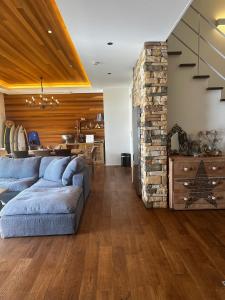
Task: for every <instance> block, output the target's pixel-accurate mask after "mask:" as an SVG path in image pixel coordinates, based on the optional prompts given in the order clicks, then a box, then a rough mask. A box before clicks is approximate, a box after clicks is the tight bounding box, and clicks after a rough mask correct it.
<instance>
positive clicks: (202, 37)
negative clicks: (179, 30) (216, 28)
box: [181, 19, 225, 59]
mask: <svg viewBox="0 0 225 300" xmlns="http://www.w3.org/2000/svg"><path fill="white" fill-rule="evenodd" d="M181 22H182V23H184V24H185V25H186V26H187V27H188V28H190V29H191V30H192V31H193V32H194V33H195V34H198V32H197V30H195V29H194V28H193V27H192V26H191V25H190V24H188V22H187V21H185V20H184V19H181ZM199 36H200V38H201V40H203V41H204V42H205V43H206V44H207V45H208V46H209V47H210V48H212V49H213V50H214V51H215V52H216V53H217V54H219V55H220V56H221V57H222V58H223V59H225V55H224V54H223V53H222V52H221V51H220V50H219V49H217V48H216V47H215V46H214V45H213V44H212V43H211V42H210V41H209V40H207V39H206V38H205V37H204V36H203V35H202V34H201V33H200V34H199Z"/></svg>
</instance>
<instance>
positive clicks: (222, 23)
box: [216, 19, 225, 30]
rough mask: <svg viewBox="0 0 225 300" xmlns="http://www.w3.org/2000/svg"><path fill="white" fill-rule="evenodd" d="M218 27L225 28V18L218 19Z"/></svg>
mask: <svg viewBox="0 0 225 300" xmlns="http://www.w3.org/2000/svg"><path fill="white" fill-rule="evenodd" d="M216 27H218V28H219V29H220V30H221V29H225V19H218V20H216Z"/></svg>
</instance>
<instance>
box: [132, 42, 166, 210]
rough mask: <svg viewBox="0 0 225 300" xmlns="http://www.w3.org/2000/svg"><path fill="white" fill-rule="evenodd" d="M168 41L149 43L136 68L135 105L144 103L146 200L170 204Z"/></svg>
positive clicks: (157, 204) (151, 205) (153, 205)
mask: <svg viewBox="0 0 225 300" xmlns="http://www.w3.org/2000/svg"><path fill="white" fill-rule="evenodd" d="M167 73H168V57H167V43H160V42H149V43H145V46H144V49H143V51H142V53H141V55H140V58H139V59H138V61H137V64H136V66H135V68H134V79H133V105H134V106H137V105H139V106H140V107H141V120H140V124H141V145H140V146H141V180H142V200H143V202H144V204H145V206H146V207H148V208H156V207H161V208H164V207H167V146H166V145H167V142H166V139H167V138H166V137H167V98H168V94H167Z"/></svg>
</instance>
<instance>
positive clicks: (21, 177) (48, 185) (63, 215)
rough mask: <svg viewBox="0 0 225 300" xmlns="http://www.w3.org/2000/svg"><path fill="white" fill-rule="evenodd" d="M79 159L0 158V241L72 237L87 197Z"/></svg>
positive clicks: (85, 176)
mask: <svg viewBox="0 0 225 300" xmlns="http://www.w3.org/2000/svg"><path fill="white" fill-rule="evenodd" d="M89 178H90V176H89V167H88V166H87V165H86V163H85V160H84V159H83V158H81V157H77V158H72V159H71V158H70V157H42V158H41V157H32V158H24V159H12V158H0V188H5V189H7V192H6V193H5V194H4V195H2V196H1V198H0V200H2V201H3V202H5V203H6V204H5V206H4V207H3V208H2V209H1V211H0V231H1V237H2V238H8V237H16V236H36V235H58V234H73V233H75V232H76V231H77V229H78V225H79V220H80V217H81V214H82V211H83V208H84V206H85V203H86V201H87V198H88V195H89V193H90V180H89Z"/></svg>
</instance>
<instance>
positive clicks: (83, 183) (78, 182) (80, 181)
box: [72, 166, 91, 201]
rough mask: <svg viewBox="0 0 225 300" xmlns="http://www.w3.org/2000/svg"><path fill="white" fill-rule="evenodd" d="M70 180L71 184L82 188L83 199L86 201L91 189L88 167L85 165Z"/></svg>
mask: <svg viewBox="0 0 225 300" xmlns="http://www.w3.org/2000/svg"><path fill="white" fill-rule="evenodd" d="M72 182H73V186H77V187H81V188H82V189H83V193H84V199H85V201H86V200H87V198H88V195H89V193H90V189H91V186H90V185H91V184H90V171H89V167H88V166H85V168H84V169H83V171H82V172H80V173H78V174H75V175H73V181H72Z"/></svg>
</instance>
